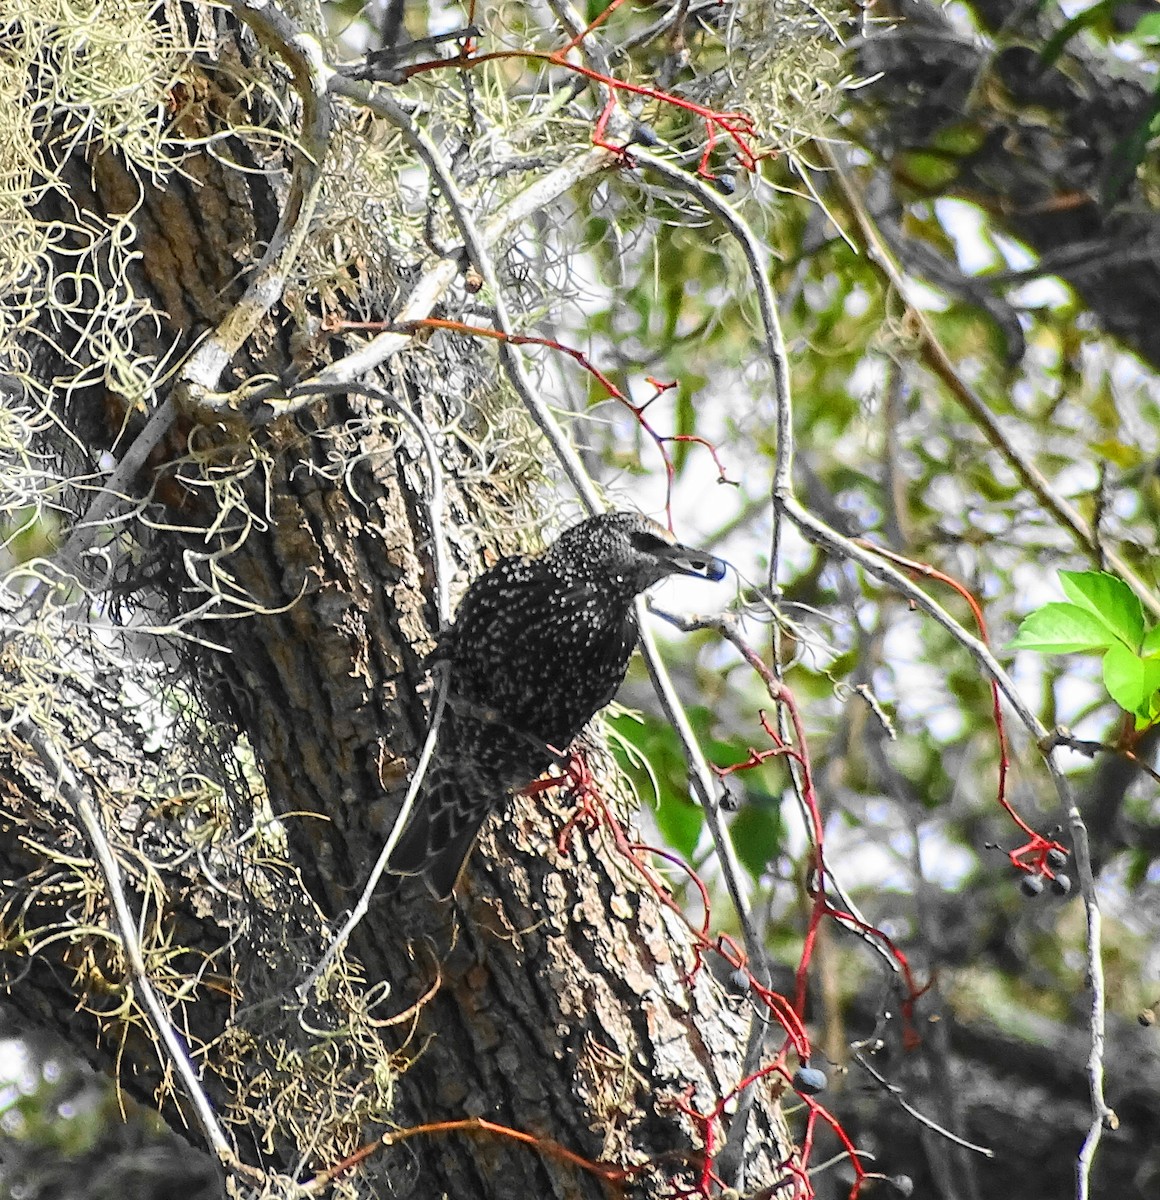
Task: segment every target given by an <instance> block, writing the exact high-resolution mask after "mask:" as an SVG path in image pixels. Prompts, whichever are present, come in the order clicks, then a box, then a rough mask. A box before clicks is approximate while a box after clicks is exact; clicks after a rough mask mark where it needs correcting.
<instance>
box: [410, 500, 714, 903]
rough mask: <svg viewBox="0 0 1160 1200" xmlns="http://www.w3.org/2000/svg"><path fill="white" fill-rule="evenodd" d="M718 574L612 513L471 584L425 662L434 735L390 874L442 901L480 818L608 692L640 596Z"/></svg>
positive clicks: (632, 518) (627, 653)
mask: <svg viewBox="0 0 1160 1200" xmlns="http://www.w3.org/2000/svg"><path fill="white" fill-rule="evenodd" d="M724 574H725V567H724V565H723V564H722V563H721V562H720V561H718V560H717V559H715V558H713V557H712V555H709V554H704V553H702V552H700V551H698V550H691V549H690V548H689V547H687V546H682V545H680V544H679V543H678V542H676V541H675V540H674V539H673V537H672V535H671V534H670V533H669V532H668V531H667V530H666V529H664V528H663V527H662V526H660V525H658V524H656V522H655V521H650V520H649V519H648V518H647V517H642V516H638V515H637V514H635V513H627V512H618V513H606V514H604V515H602V516H597V517H590V518H589V519H588V520H586V521H581V522H580V524H579V525H574V526H573V527H572V528H571V529H568V530H566V531H565V532H564V533H562V534H561V535H560V537H559V538H558V539H557V540H556V541H555V542H554V543H553V544H552V546H551V547H550V548H549V549H548V550H547V551H546V552H545V553H544V554H542V555H540V556H538V557H535V558H531V557H524V556H522V555H521V556H516V557H512V558H504V559H501V560H500V561H499V562H498V563H496V564H495V566H494V567H492V568H491V569H490V570H489V571H486V572H485V573H484V574H483V575H481V576H480V577H479V578H478V579H476V580H475V581H474V582H473V583H472V584H471V586H470V587H469V588H468V589H467V594H466V595H465V596H464V597H463V601H462V603H461V604H460V606H459V612H458V613H457V615H456V619H455V623H454V625H452V626H451V628H449V629H448V630H446V631H445V632H444V633H443V634H442V635H441V637H440V639H439V644H438V646H437V648H436V650H435V652H434V653H433V655H432V656H431V657H432V660H433V661H442V662H443V663H444V666H445V669H446V671H447V680H446V687H447V701H446V707H445V708H444V715H443V723H442V725H441V726H440V729H439V740H438V742H437V745H436V751H435V755H434V757H433V758H432V760H431V763H430V765H429V767H428V770H427V775H426V778H425V780H424V783H423V788H422V791H421V792H420V793H419V795H418V797H417V798H416V801H415V808H414V811H413V812H412V814H411V818H410V820H409V821H408V822H407V825H406V827H405V828H404V830H403V833H402V836H401V837H400V838H399V842H398V844H397V845H396V846H395V849H394V851H393V852H392V854H391V859H390V864H389V869H390V870H391V871H392V872H393V873H394V874H396V875H422V876H423V878H424V880H425V881H426V883H427V886H428V887H429V888H430V889H431V891H432V892H433V893H434V894H435V896H436V897H437V898H439V899H445V898H446V897H447V896H449V895H451V892H452V890H453V889H454V887H455V884H456V882H457V881H458V879H459V876H460V873H461V872H462V870H463V867H464V865H465V864H466V862H467V859H468V856H469V855H470V854H471V848H472V846H473V845H474V844H475V839H476V836H477V834H478V833H479V830H480V827H481V826H482V825H483V822H484V820H485V819H486V818H487V816H488V814H489V813H491V812H493V811H494V810H496V809H498V808H499V807H500V806H501V805H502V804H503V803H504V802H505V800H506V799H507V797H508V796H509V795H510V794H511V793H512V792H513V791H517V790H519V789H520V788H523V787H526V786H527V785H528V784H529V783H531V782H532V780H534V779H535V778H536V777H537V776H538V775H540V774H541V773H542V772H543V771H544V770H545V769H546V768H547V767H549V766H551V764H552V763H553V762H560V761H562V759H563V757H564V755H565V754H566V752H567V750H568V747H569V746H570V745H571V744H572V742H573V740H574V739H575V738H576V736H577V735H578V734H579V733H580V731H581V730H582V729H583V728H584V726H585V725H586V724H587V723H588V722H589V721H590V720H591V719H592V717H593V716H594V715H595V714H596V713H597V712H599V711H600V709H602V708H603V707H604V706H605V705H606V704H607V703H608V702H609V701H610V700H611V699H612V697H613V696H614V695H615V694H616V689H617V688H618V687H619V686H620V684H621V683H622V681H623V680H624V675H625V672H626V671H627V670H628V660H629V658H630V657H631V655H632V650H633V647H634V646H635V644H636V637H637V628H636V620H635V617H634V613H633V600H634V599H635V598H636V596H637V595H639V594H640V593H641V592H643V591H644V590H645V588H647V587H649V586H650V585H651V584H654V583H656V582H657V581H658V580H660V579H664V578H665V577H666V576H668V575H692V576H695V577H697V578H699V579H709V580H718V579H720V578H721V577H722V576H723V575H724Z"/></svg>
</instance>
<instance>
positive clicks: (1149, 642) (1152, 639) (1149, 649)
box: [1140, 625, 1160, 658]
mask: <svg viewBox="0 0 1160 1200" xmlns="http://www.w3.org/2000/svg"><path fill="white" fill-rule="evenodd" d="M1140 650H1141V652H1142V653H1143V654H1144V656H1145V658H1146V657H1147V656H1148V655H1150V654H1160V625H1153V626H1152V628H1151V629H1149V630H1148V632H1147V633H1146V634H1144V641H1143V644H1142V645H1141V647H1140Z"/></svg>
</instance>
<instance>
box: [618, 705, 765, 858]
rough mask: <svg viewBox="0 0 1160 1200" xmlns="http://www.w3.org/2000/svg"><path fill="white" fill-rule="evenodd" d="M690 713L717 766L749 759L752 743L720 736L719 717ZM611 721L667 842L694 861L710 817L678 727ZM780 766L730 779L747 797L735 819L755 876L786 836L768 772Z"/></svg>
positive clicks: (739, 845)
mask: <svg viewBox="0 0 1160 1200" xmlns="http://www.w3.org/2000/svg"><path fill="white" fill-rule="evenodd" d="M688 716H689V720H690V721H691V722H692V724H693V728H694V729H695V731H696V732H697V735H698V739H699V741H700V743H701V746H702V747H703V748H704V750H705V752H706V754H708V755H709V758H710V761H711V762H712V763H713V764H714V765H715V766H719V767H724V766H733V765H736V764H737V763H742V762H745V760H746V759H747V758H748V757H749V748H748V746H746V745H744V744H743V743H742V742H741V741H740V740H736V739H735V740H727V739H723V738H721V737H720V736H718V735H715V733H714V728H713V727H714V725H715V722H716V718H715V716H714V714H713V712H712V710H711V709H708V708H705V707H702V706H697V707H693V708H690V709H689V711H688ZM611 722H612V727H613V730H614V731H615V735H616V737H615V741H614V746H615V748H616V751H617V757H618V758H619V760H620V763H621V766H622V767H624V768H625V769H626V770H627V771H628V773H629V775H630V777H631V778H632V779H633V782H634V784H635V785H636V788H637V791H638V793H639V794H640V795H641V796H642V798H644V799H645V800H646V801H647V800H649V799H651V800H652V802H653V808H654V818H655V820H656V823H657V828H658V829H659V830H660V832H661V836H662V837H663V838H664V840H665V844H666V845H667V846H668V847H670V848H671V849H672V850H675V851H676V852H677V853H678V854H680V855H681V857H682V858H684V859H686V860H689V861H691V860H692V859H693V857H694V855H695V852H696V849H697V844H698V842H699V841H700V839H701V833H702V830H703V829H704V825H705V817H704V814H703V813H702V811H701V809H700V808H699V807H698V806H697V805H696V804H694V803H693V802H692V800H690V798H689V783H688V775H689V773H688V766H687V764H686V761H685V756H684V752H683V751H682V749H681V744H680V741H679V739H678V738H677V735H676V733H675V731H674V730H673V728H672V726H671V725H670V724H669V723H668V722H667V721H664V720H662V719H660V718H659V717H654V716H652V715H641V714H630V713H619V714H617V715H616V716H614V717H612V718H611ZM778 769H779V768H777V767H767V766H764V765H763V766H761V767H756V768H754V769H752V770H746V771H744V772H739V773H735V774H734V775H732V776H730V777H729V779H730V782H729V790H730V793H731V794H732V795H734V796H738V795H740V796H741V797H742V799H743V806H742V808H741V810H740V811H739V812H738V813H737V815H736V816H735V817H734V818H733V819H732V822H731V823H730V832H731V836H732V838H733V843H734V846H735V847H736V850H737V855H738V857H739V858H740V860H741V862H742V865H743V866H744V867H745V869H746V870H747V871H749V872H750V874H751V875H753V877H754V878H755V879H756V878H758V877H759V876H760V875H762V874H764V872H765V871H766V870H767V868H768V866H769V863H770V862H771V861H772V860H773V859H774V858H776V856H777V854H778V852H779V850H780V847H781V844H782V841H783V839H784V833H785V829H784V825H783V823H782V819H781V808H780V804H779V802H778V798H777V796H776V795H775V794H774V793H773V792H771V791H770V790H769V787H768V786H767V783H768V772H769V771H771V770H778Z"/></svg>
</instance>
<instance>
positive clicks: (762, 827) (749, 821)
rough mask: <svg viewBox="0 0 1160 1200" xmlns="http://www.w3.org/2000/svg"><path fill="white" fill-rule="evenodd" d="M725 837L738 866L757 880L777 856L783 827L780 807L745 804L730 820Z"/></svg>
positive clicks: (775, 805)
mask: <svg viewBox="0 0 1160 1200" xmlns="http://www.w3.org/2000/svg"><path fill="white" fill-rule="evenodd" d="M729 836H730V838H731V839H732V841H733V846H734V849H735V850H736V851H737V857H738V858H739V859H740V860H741V865H742V866H743V867H744V868H745V869H746V870H747V871H748V872H749V873H750V875H752V876H753V878H754V879H758V878H760V877H761V876H762V875H763V874H764V873H765V872H766V871H767V870H769V864H770V863H771V862H772V861H773V860H774V859H775V858H776V857H777V855H778V854H779V853H780V852H781V846H782V841H783V839H784V837H785V826H784V825H783V824H782V820H781V808H780V806H779V805H777V804H776V803H773V804H761V803H753V802H750V803H748V804H746V805H745V806H744V807H743V808H742V809H741V811H740V812H739V813H738V814H737V816H735V817H734V818H733V821H732V823H731V824H730V826H729Z"/></svg>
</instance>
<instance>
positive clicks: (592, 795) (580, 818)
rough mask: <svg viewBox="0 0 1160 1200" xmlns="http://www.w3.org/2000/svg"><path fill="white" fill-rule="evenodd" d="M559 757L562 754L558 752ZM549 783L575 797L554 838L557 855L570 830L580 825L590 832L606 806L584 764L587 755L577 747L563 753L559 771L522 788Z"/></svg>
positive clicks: (565, 848)
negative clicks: (569, 814)
mask: <svg viewBox="0 0 1160 1200" xmlns="http://www.w3.org/2000/svg"><path fill="white" fill-rule="evenodd" d="M560 757H561V758H563V757H564V756H563V755H560ZM550 787H564V788H567V789H568V792H569V794H570V795H571V796H572V798H573V800H575V801H576V810H575V812H573V813H572V815H571V816H570V817H569V818H568V820H567V822H566V823H565V825H564V828H563V829H561V830H560V833H559V835H558V836H557V838H556V849H557V850H559V852H560V854H561V855H565V854H567V853H568V848H569V846H570V845H571V842H572V831H573V830H574V829H577V828H582V829H584V830H585V831H586V832H591V831H592V830H593V829H596V828H597V827H598V826H599V825H600V822H601V821H602V820H606V819H607V818H608V810H607V809H606V808H605V806H604V800H603V798H602V797H601V795H600V791H599V789H598V788H597V786H596V780H595V778H594V777H593V775H592V769H591V768H590V767H589V766H588V759H587V758H586V757H585V756H584V755H583V754H582V753H581V752H580V751H579V750H573V751H572V752H571V753H570V754H569V755H568V756H567V762H566V764H565V766H564V773H563V775H556V776H554V777H553V778H551V779H544V780H540V781H539V782H537V783H533V784H531V785H530V786H529V787H528V788H527V789H525V790H526V791H527V792H530V793H535V792H540V791H544V790H545V789H547V788H550Z"/></svg>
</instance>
